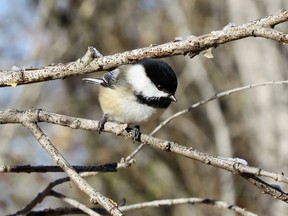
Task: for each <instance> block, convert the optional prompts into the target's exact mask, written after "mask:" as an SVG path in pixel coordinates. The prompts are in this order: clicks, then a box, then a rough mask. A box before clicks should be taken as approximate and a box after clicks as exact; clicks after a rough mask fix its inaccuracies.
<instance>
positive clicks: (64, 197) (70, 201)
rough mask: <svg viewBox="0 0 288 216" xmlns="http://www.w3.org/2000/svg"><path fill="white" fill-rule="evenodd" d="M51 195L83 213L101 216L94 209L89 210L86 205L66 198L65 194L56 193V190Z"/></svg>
mask: <svg viewBox="0 0 288 216" xmlns="http://www.w3.org/2000/svg"><path fill="white" fill-rule="evenodd" d="M50 195H51V196H54V197H57V198H59V199H61V200H63V201H64V202H66V203H68V204H69V205H72V206H74V207H75V208H77V209H80V210H81V211H83V212H85V213H86V214H88V215H91V216H101V215H100V214H98V213H97V212H95V211H93V210H92V209H90V208H88V207H87V206H86V205H84V204H82V203H80V202H78V201H76V200H74V199H70V198H68V197H66V196H65V195H64V194H61V193H59V192H56V191H54V190H51V191H50Z"/></svg>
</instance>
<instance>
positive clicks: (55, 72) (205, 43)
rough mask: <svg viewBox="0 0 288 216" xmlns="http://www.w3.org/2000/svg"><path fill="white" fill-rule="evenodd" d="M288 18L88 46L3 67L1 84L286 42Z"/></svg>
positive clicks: (281, 13) (282, 14)
mask: <svg viewBox="0 0 288 216" xmlns="http://www.w3.org/2000/svg"><path fill="white" fill-rule="evenodd" d="M287 21H288V10H282V11H279V12H278V13H276V14H274V15H270V16H267V17H264V18H262V19H259V20H255V21H252V22H249V23H246V24H243V25H239V26H235V25H231V26H226V27H225V28H223V29H222V30H219V31H214V32H211V33H210V34H206V35H202V36H199V37H195V36H190V37H187V38H186V39H180V40H178V39H177V40H175V41H173V42H168V43H165V44H161V45H155V46H154V45H153V46H149V47H145V48H141V49H135V50H131V51H126V52H122V53H117V54H114V55H108V56H102V55H101V54H100V53H99V52H98V51H97V50H96V49H95V48H93V47H89V48H88V51H87V53H86V54H85V55H84V56H83V57H81V58H79V59H78V60H77V61H74V62H70V63H66V64H53V65H50V66H45V67H41V68H25V69H19V70H14V71H13V70H11V71H0V87H4V86H17V85H23V84H29V83H35V82H43V81H47V80H55V79H64V78H67V77H69V76H75V75H80V74H86V73H92V72H98V71H103V70H111V69H114V68H116V67H117V66H119V65H121V64H128V63H133V62H135V61H137V60H139V59H143V58H148V57H149V58H163V57H167V56H175V55H187V54H188V55H189V56H190V57H194V56H196V55H197V54H199V53H200V52H202V51H204V50H207V49H209V48H216V47H217V46H219V45H221V44H224V43H228V42H231V41H234V40H239V39H242V38H246V37H261V38H267V39H271V40H275V41H277V42H280V43H283V44H287V43H288V35H287V34H285V33H283V32H280V31H277V30H275V29H273V28H274V26H276V25H278V24H280V23H283V22H287Z"/></svg>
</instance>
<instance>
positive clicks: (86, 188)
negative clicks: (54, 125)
mask: <svg viewBox="0 0 288 216" xmlns="http://www.w3.org/2000/svg"><path fill="white" fill-rule="evenodd" d="M24 116H25V115H24ZM34 122H35V121H30V120H29V117H28V116H25V117H24V118H23V119H21V124H22V125H23V126H24V127H26V128H27V129H29V130H30V131H31V133H32V134H33V136H34V137H35V138H36V139H37V140H38V142H39V143H40V144H41V146H42V147H43V148H44V149H45V150H46V151H47V152H48V153H49V154H50V156H51V157H52V159H53V160H54V161H55V162H56V164H57V165H58V166H60V167H61V168H62V169H63V170H64V171H65V172H66V173H67V174H68V176H69V177H70V178H71V180H72V181H73V182H74V183H75V184H76V185H77V186H78V187H79V188H80V189H81V190H82V191H83V192H84V193H86V194H87V195H88V196H89V197H90V200H91V202H92V203H99V204H100V205H101V206H103V207H104V208H105V209H106V210H107V211H108V212H109V213H110V214H112V215H115V216H120V215H123V214H122V212H121V211H119V209H118V208H117V207H116V206H115V205H114V203H112V202H111V200H110V199H108V198H107V197H105V196H103V195H102V194H100V193H99V192H97V191H95V190H94V189H93V188H92V187H91V186H90V185H89V184H88V183H87V182H86V181H85V180H84V179H83V178H82V177H81V176H80V175H79V174H78V173H77V172H76V171H75V170H74V169H73V167H72V166H71V165H70V164H69V163H68V162H67V161H66V159H65V158H64V157H63V156H62V155H61V154H60V153H59V151H58V150H57V149H56V148H55V147H54V145H53V144H52V143H51V141H50V140H49V138H48V137H47V136H46V135H45V134H44V133H43V132H42V130H41V129H40V128H39V126H38V125H37V124H36V123H34Z"/></svg>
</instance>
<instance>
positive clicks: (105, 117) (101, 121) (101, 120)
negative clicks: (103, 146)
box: [97, 113, 108, 134]
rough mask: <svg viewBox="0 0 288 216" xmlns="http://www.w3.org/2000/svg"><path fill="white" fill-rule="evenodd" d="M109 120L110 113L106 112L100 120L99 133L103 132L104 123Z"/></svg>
mask: <svg viewBox="0 0 288 216" xmlns="http://www.w3.org/2000/svg"><path fill="white" fill-rule="evenodd" d="M107 120H108V114H107V113H105V114H104V115H103V116H102V117H101V119H100V120H99V122H98V128H97V129H98V132H99V134H100V133H101V131H102V130H104V125H105V123H106V122H107Z"/></svg>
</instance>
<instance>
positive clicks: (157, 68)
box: [135, 58, 177, 95]
mask: <svg viewBox="0 0 288 216" xmlns="http://www.w3.org/2000/svg"><path fill="white" fill-rule="evenodd" d="M135 64H142V65H143V67H144V68H145V72H146V74H147V76H148V77H149V78H150V79H151V81H152V82H153V83H154V85H155V86H156V87H157V88H158V89H161V90H162V91H166V92H168V93H170V94H172V95H174V93H175V92H176V89H177V77H176V75H175V72H174V70H173V69H172V68H171V67H170V66H169V65H168V64H167V63H166V62H164V61H162V60H158V59H157V60H156V59H150V58H146V59H142V60H140V61H138V62H136V63H135Z"/></svg>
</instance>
